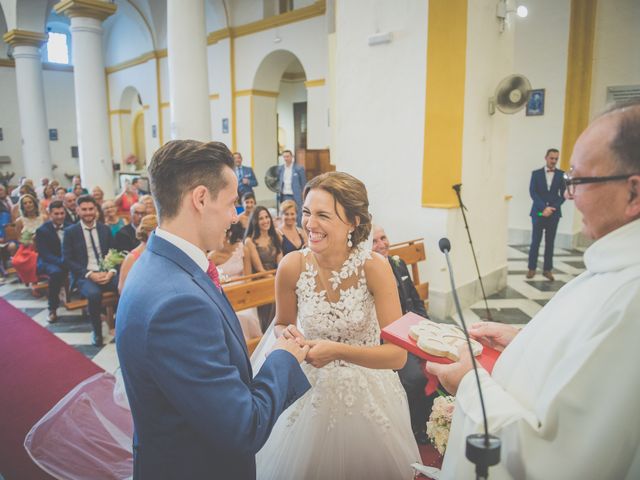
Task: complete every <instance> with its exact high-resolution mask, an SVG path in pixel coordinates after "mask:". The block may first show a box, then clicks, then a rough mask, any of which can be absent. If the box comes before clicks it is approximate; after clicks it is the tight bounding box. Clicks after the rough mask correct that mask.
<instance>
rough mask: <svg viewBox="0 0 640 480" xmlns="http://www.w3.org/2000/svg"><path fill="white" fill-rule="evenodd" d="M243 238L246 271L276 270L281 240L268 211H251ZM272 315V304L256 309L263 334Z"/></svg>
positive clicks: (261, 208) (261, 209) (262, 208)
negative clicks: (245, 249) (245, 253)
mask: <svg viewBox="0 0 640 480" xmlns="http://www.w3.org/2000/svg"><path fill="white" fill-rule="evenodd" d="M244 238H245V240H244V243H245V245H246V247H247V253H248V255H245V257H244V261H245V264H246V270H249V269H251V271H252V273H256V272H264V271H267V270H275V269H276V268H277V266H278V263H280V260H282V239H281V238H280V235H279V234H278V232H277V231H276V228H275V226H274V224H273V220H272V219H271V214H270V213H269V210H267V209H266V208H265V207H260V206H258V207H256V208H255V209H254V210H253V213H252V214H251V220H250V221H249V228H247V232H246V234H245V237H244ZM274 315H275V305H274V304H270V305H263V306H261V307H258V316H259V317H260V326H261V327H262V331H263V332H265V331H266V330H267V328H268V327H269V324H270V323H271V320H273V317H274Z"/></svg>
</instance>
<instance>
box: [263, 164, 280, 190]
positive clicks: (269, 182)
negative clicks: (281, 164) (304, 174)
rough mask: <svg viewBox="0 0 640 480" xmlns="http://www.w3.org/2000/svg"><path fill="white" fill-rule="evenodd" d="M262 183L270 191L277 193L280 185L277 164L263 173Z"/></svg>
mask: <svg viewBox="0 0 640 480" xmlns="http://www.w3.org/2000/svg"><path fill="white" fill-rule="evenodd" d="M264 184H265V185H266V186H267V188H268V189H269V190H271V191H272V192H276V193H278V190H279V189H280V188H279V187H280V185H278V165H274V166H273V167H269V168H268V169H267V173H265V175H264Z"/></svg>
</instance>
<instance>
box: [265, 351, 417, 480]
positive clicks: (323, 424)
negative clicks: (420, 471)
mask: <svg viewBox="0 0 640 480" xmlns="http://www.w3.org/2000/svg"><path fill="white" fill-rule="evenodd" d="M303 369H304V371H305V373H306V374H307V377H308V378H309V382H310V383H311V385H312V388H311V390H310V391H308V392H307V393H306V394H305V395H304V396H303V397H302V398H300V399H299V400H298V401H297V402H295V403H294V404H293V405H291V406H290V407H289V408H288V409H287V410H286V411H285V412H284V413H283V414H282V415H281V417H280V418H279V419H278V421H277V423H276V425H275V427H274V429H273V431H272V433H271V436H270V437H269V440H268V441H267V443H266V444H265V445H264V447H263V448H262V450H260V452H259V453H258V455H257V457H256V461H257V478H258V480H269V479H274V480H276V479H277V480H286V479H292V480H293V479H296V480H301V479H305V480H308V479H331V480H339V479H345V480H346V479H350V480H351V479H359V478H362V479H367V480H372V479H384V480H391V479H412V478H413V477H414V475H413V470H412V468H411V467H410V465H411V464H412V463H415V462H419V461H420V454H419V452H418V447H417V445H416V442H415V440H414V437H413V432H412V430H411V423H410V419H409V408H408V404H407V397H406V394H405V392H404V390H403V388H402V385H401V383H400V380H399V378H398V375H397V374H396V373H395V372H393V371H391V370H373V369H368V368H364V367H359V366H357V365H353V364H348V363H345V362H332V363H331V364H329V365H327V366H325V367H323V368H320V369H316V368H314V367H312V366H311V365H308V364H303Z"/></svg>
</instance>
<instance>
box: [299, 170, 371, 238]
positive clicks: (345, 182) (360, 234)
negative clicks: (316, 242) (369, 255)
mask: <svg viewBox="0 0 640 480" xmlns="http://www.w3.org/2000/svg"><path fill="white" fill-rule="evenodd" d="M316 188H317V189H320V190H324V191H325V192H327V193H329V194H331V196H332V197H333V202H334V206H335V210H336V214H337V215H338V218H340V220H342V221H343V222H344V223H347V222H348V223H352V224H353V225H355V224H356V219H357V218H359V219H360V225H358V226H357V227H355V229H354V230H353V233H352V234H351V241H352V242H353V244H354V245H358V244H359V243H360V242H363V241H364V240H366V239H367V238H369V233H371V214H370V213H369V198H368V197H367V189H366V188H365V186H364V183H362V182H361V181H360V180H358V179H357V178H356V177H354V176H353V175H349V174H348V173H344V172H327V173H323V174H322V175H318V176H317V177H314V178H313V179H311V180H310V181H309V182H308V183H307V184H306V185H305V187H304V192H303V195H302V198H303V199H305V198H307V194H308V193H309V192H310V191H311V190H313V189H316ZM338 203H339V204H340V205H342V208H344V211H345V214H346V215H347V219H346V220H345V219H344V218H341V217H340V214H339V213H338V205H337V204H338ZM345 241H346V239H345Z"/></svg>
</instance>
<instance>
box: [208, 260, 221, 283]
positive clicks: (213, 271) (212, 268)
mask: <svg viewBox="0 0 640 480" xmlns="http://www.w3.org/2000/svg"><path fill="white" fill-rule="evenodd" d="M207 275H208V276H209V278H210V279H211V281H212V282H213V284H214V285H215V286H216V287H217V289H218V290H222V287H221V286H220V277H219V276H218V269H217V268H216V264H215V263H213V262H212V261H211V260H209V268H207Z"/></svg>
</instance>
